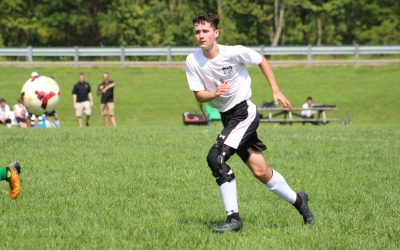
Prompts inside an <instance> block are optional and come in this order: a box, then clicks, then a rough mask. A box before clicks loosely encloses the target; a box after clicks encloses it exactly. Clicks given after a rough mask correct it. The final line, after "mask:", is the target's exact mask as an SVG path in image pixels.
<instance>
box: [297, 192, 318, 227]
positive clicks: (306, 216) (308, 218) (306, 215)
mask: <svg viewBox="0 0 400 250" xmlns="http://www.w3.org/2000/svg"><path fill="white" fill-rule="evenodd" d="M297 194H298V195H299V196H300V197H301V199H302V203H301V207H300V208H299V209H298V210H299V213H300V214H301V215H302V216H303V221H304V224H306V225H313V224H314V215H313V214H312V213H311V211H310V209H309V208H308V195H307V194H306V193H304V192H299V193H297Z"/></svg>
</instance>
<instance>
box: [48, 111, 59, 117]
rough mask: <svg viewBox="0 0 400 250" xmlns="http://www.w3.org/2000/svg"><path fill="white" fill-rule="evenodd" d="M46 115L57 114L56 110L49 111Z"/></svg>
mask: <svg viewBox="0 0 400 250" xmlns="http://www.w3.org/2000/svg"><path fill="white" fill-rule="evenodd" d="M46 116H57V112H56V110H53V111H51V112H50V113H48V114H46Z"/></svg>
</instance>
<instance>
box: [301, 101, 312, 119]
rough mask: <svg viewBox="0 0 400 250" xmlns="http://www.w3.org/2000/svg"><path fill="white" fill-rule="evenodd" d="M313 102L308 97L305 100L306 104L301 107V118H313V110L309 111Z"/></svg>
mask: <svg viewBox="0 0 400 250" xmlns="http://www.w3.org/2000/svg"><path fill="white" fill-rule="evenodd" d="M312 102H313V100H312V97H308V98H307V102H306V103H304V104H303V106H302V107H301V108H302V110H301V116H302V117H303V118H308V119H310V118H314V114H315V110H311V108H312V107H313V104H312Z"/></svg>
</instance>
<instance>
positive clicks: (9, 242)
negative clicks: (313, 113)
mask: <svg viewBox="0 0 400 250" xmlns="http://www.w3.org/2000/svg"><path fill="white" fill-rule="evenodd" d="M33 70H37V71H38V72H39V73H41V74H43V75H51V76H53V77H54V78H55V79H56V80H57V82H58V83H59V85H60V87H61V92H62V99H61V102H60V104H59V107H58V108H57V111H58V113H59V115H60V119H61V128H59V129H30V130H23V129H18V128H16V127H14V128H13V129H7V128H5V127H4V126H0V135H1V139H0V146H1V149H2V150H1V152H2V154H1V156H2V162H1V163H0V165H3V166H5V165H7V164H9V163H10V162H13V161H15V160H17V161H19V162H21V164H23V166H24V169H23V173H22V175H21V179H22V192H21V195H20V197H19V198H18V199H17V200H16V201H12V200H11V199H10V198H9V197H8V192H7V183H6V182H1V183H0V200H1V201H0V202H1V204H2V206H1V211H2V216H1V220H0V234H1V237H2V244H1V247H0V248H1V249H73V248H77V249H265V248H274V249H397V248H398V246H399V245H400V240H399V237H398V235H400V226H399V223H398V221H399V219H400V201H399V193H400V184H399V181H398V176H399V172H400V168H399V166H400V160H399V156H398V152H399V151H400V145H399V144H400V143H399V141H400V125H399V124H400V115H399V112H398V110H397V109H398V108H397V107H399V106H400V99H399V98H398V96H400V84H399V79H400V71H399V70H398V66H387V67H378V68H373V67H360V68H353V67H312V68H304V67H294V68H278V69H275V75H276V78H277V80H278V83H279V86H280V88H281V90H282V92H283V93H284V94H285V95H286V96H287V97H288V98H289V100H290V101H291V102H292V104H293V106H295V107H299V106H301V104H302V103H303V102H304V101H305V98H306V97H307V96H309V95H311V96H313V98H314V100H315V102H316V103H325V104H336V105H337V106H338V108H339V110H338V111H335V112H331V113H328V117H333V116H335V117H341V118H343V119H346V118H347V114H348V113H352V115H353V125H352V126H349V125H346V126H341V125H339V123H330V124H328V125H326V126H312V125H309V124H307V125H305V126H302V125H301V124H294V125H292V126H280V125H273V124H260V127H259V129H258V133H259V136H260V138H261V139H262V140H263V141H264V142H265V143H266V144H267V146H268V150H267V151H266V152H265V153H264V155H265V157H266V159H267V162H268V164H269V166H270V167H272V168H275V169H276V170H278V171H279V172H280V173H281V174H282V175H283V176H284V177H285V178H286V179H287V181H288V183H289V184H290V185H291V187H292V188H293V189H294V190H296V191H306V192H307V193H309V195H310V199H311V200H310V207H311V208H312V210H313V212H314V214H315V216H316V224H315V226H314V227H313V228H308V227H304V226H303V225H302V219H301V217H300V215H299V214H298V213H297V211H296V210H295V209H294V208H293V207H292V206H291V205H289V204H287V203H286V202H284V201H283V200H281V199H280V198H278V197H277V196H275V195H274V194H272V193H271V192H269V191H267V190H266V188H265V187H264V186H263V185H262V184H261V183H259V182H258V181H257V180H256V179H255V178H254V177H253V176H252V174H251V172H250V171H249V170H248V169H247V168H246V167H245V165H244V164H243V163H242V162H241V161H240V159H239V157H237V156H235V157H233V158H232V159H231V160H230V161H229V162H230V165H231V166H232V167H233V169H234V171H235V173H236V176H237V182H238V196H239V208H240V213H241V216H242V218H243V221H244V225H245V228H244V230H243V231H242V232H240V233H226V234H215V233H212V231H211V229H212V228H213V227H214V226H216V225H217V224H219V223H221V222H222V221H223V220H224V219H225V214H224V208H223V205H222V202H221V198H220V194H219V189H218V187H217V185H216V184H215V182H214V180H213V177H212V175H211V173H210V171H209V169H208V167H207V164H206V160H205V157H206V155H207V152H208V150H209V148H210V147H211V145H212V144H213V143H214V141H215V138H216V136H217V134H218V133H219V131H220V130H221V128H222V126H221V124H219V123H214V124H212V125H211V126H204V127H203V126H202V127H197V126H186V127H185V126H183V124H182V120H181V119H182V117H181V115H182V112H183V111H185V110H197V109H198V107H197V104H196V102H195V100H194V98H193V94H192V93H191V92H190V91H189V90H188V86H187V82H186V77H185V71H184V70H183V69H165V68H143V69H138V68H118V67H113V68H79V69H75V68H61V67H54V68H52V67H49V68H35V69H27V68H1V70H0V75H1V76H2V77H1V78H0V86H1V87H2V91H1V93H0V98H5V99H6V100H7V101H8V103H9V104H10V106H12V105H13V104H14V101H15V102H16V99H17V98H18V96H19V93H20V89H21V87H22V84H23V83H24V82H25V81H26V80H27V79H28V78H29V75H30V73H31V71H33ZM81 71H83V72H84V73H85V74H86V79H87V80H88V81H89V82H90V83H91V85H92V88H93V91H94V90H95V89H96V88H97V85H98V84H99V83H100V82H101V73H102V72H104V71H108V72H109V73H110V78H111V79H113V80H115V81H116V82H117V87H116V89H115V100H116V118H117V123H118V127H117V128H108V129H107V128H104V125H103V123H102V118H101V116H100V112H99V106H100V105H99V103H100V101H99V98H98V97H97V96H96V97H95V106H94V107H93V116H92V118H91V119H92V120H91V125H90V127H89V128H83V129H79V128H77V124H76V118H75V117H74V112H73V108H72V95H71V91H72V87H73V84H74V83H75V82H76V81H77V75H78V73H79V72H81ZM250 73H251V75H252V79H253V98H252V99H253V101H254V102H255V103H256V104H257V105H259V104H260V103H261V101H263V100H266V101H270V100H271V99H272V96H271V93H270V90H269V87H268V85H267V83H266V81H265V80H263V78H262V75H261V73H260V72H259V70H258V69H257V67H252V68H250ZM1 187H2V188H1Z"/></svg>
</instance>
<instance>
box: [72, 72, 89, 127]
mask: <svg viewBox="0 0 400 250" xmlns="http://www.w3.org/2000/svg"><path fill="white" fill-rule="evenodd" d="M72 95H73V101H74V109H75V115H76V117H78V124H79V127H82V114H83V112H85V114H86V127H89V119H90V115H91V114H92V109H91V107H92V106H93V97H92V91H91V88H90V84H89V83H88V82H85V74H83V73H80V74H79V81H78V83H76V84H75V85H74V88H73V89H72Z"/></svg>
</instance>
